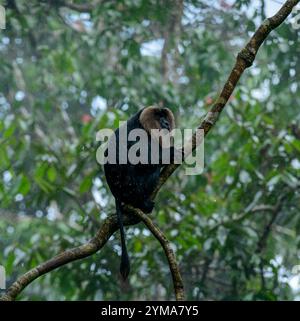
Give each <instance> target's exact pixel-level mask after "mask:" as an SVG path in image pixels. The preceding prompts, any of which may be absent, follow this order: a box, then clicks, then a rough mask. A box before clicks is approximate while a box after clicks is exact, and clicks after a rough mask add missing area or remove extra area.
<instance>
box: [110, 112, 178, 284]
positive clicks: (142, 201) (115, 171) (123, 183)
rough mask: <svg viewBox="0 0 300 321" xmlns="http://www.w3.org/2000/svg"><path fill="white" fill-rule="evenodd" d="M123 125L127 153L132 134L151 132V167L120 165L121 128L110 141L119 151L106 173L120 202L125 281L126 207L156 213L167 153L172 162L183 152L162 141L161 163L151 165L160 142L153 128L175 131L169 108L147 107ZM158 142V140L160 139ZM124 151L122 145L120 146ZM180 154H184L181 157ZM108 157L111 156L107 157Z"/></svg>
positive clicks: (124, 277) (148, 134)
mask: <svg viewBox="0 0 300 321" xmlns="http://www.w3.org/2000/svg"><path fill="white" fill-rule="evenodd" d="M123 126H127V137H126V141H127V150H126V152H128V150H129V149H130V147H131V146H133V145H134V144H135V143H136V142H137V141H138V140H136V141H129V140H128V135H129V133H130V131H131V130H133V129H144V130H146V132H147V144H148V146H147V148H148V163H147V164H141V163H138V164H135V165H133V164H131V163H129V162H127V164H119V155H118V154H119V140H120V128H118V129H117V130H116V131H115V138H116V140H115V141H112V140H110V141H109V143H108V146H110V147H113V148H115V150H116V164H112V163H109V162H108V163H106V164H105V165H104V171H105V176H106V180H107V183H108V185H109V187H110V190H111V192H112V194H113V195H114V197H115V200H116V212H117V217H118V223H119V227H120V233H121V246H122V256H121V265H120V273H121V275H122V277H123V279H124V280H125V279H127V277H128V274H129V271H130V263H129V257H128V253H127V248H126V242H125V233H124V227H123V216H122V204H123V203H124V204H130V205H132V206H134V207H137V208H139V209H141V210H142V211H143V212H145V213H150V212H151V211H152V210H153V207H154V202H153V201H152V200H151V199H150V197H151V194H152V192H153V191H154V188H155V187H156V185H157V183H158V179H159V175H160V171H161V169H162V167H163V166H164V165H165V164H163V161H162V160H163V158H162V155H163V152H164V151H165V152H166V151H167V152H168V153H169V154H170V159H169V160H170V162H173V161H174V159H175V157H181V152H179V151H178V150H176V149H175V148H174V147H173V146H172V145H170V146H169V147H168V148H167V150H166V149H164V148H163V147H162V146H161V140H160V139H159V142H160V144H159V162H158V163H157V164H151V163H150V161H151V160H150V157H151V156H150V155H151V140H153V139H157V138H156V137H154V135H153V134H152V135H151V129H159V130H161V129H166V130H168V131H172V130H173V129H174V128H175V119H174V115H173V113H172V112H171V110H170V109H168V108H158V107H152V106H150V107H146V108H144V109H142V110H140V111H139V112H138V113H136V114H135V115H134V116H132V117H131V118H130V119H129V120H128V121H127V122H126V123H125V124H124V125H123ZM157 141H158V140H157ZM120 148H122V145H121V146H120ZM179 154H180V155H179ZM106 156H107V154H106Z"/></svg>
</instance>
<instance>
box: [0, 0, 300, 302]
mask: <svg viewBox="0 0 300 321" xmlns="http://www.w3.org/2000/svg"><path fill="white" fill-rule="evenodd" d="M267 2H271V1H267ZM68 3H70V2H66V3H65V5H64V3H63V1H30V2H29V1H23V0H22V1H8V2H7V6H6V12H7V17H6V20H7V28H6V29H5V30H1V33H0V57H1V62H2V63H1V65H0V84H1V89H0V144H1V148H0V173H1V176H0V216H1V219H0V263H1V264H2V265H4V266H5V268H6V271H7V275H8V282H9V283H12V282H13V281H14V280H15V279H16V278H17V277H18V276H19V275H21V274H22V273H24V272H26V271H27V270H28V269H30V268H32V267H34V266H36V265H37V264H38V263H41V262H43V261H45V260H47V259H49V258H51V257H52V256H54V255H56V254H58V253H60V252H62V251H63V250H65V249H67V248H70V247H74V246H78V245H80V244H82V243H84V242H86V241H87V240H89V239H90V238H91V237H92V236H93V235H94V234H95V232H96V230H97V227H98V226H99V224H100V223H101V220H102V219H103V218H105V217H106V216H107V215H109V214H110V213H112V212H113V211H114V204H113V199H112V196H111V194H110V192H109V190H108V187H107V185H106V182H105V178H104V175H103V171H102V168H101V167H100V166H99V165H98V164H97V162H96V157H95V154H96V148H97V143H96V139H95V138H96V132H97V130H99V129H101V128H115V127H116V126H117V124H118V121H119V120H124V119H126V118H127V117H129V116H130V115H131V114H132V113H134V112H136V111H137V110H138V109H139V108H140V107H142V106H146V105H150V104H153V103H157V104H161V105H166V106H168V107H170V108H171V109H172V110H173V112H174V113H175V114H176V118H177V124H178V125H179V127H181V128H195V127H196V126H197V125H198V124H199V123H200V119H201V117H203V115H204V114H205V113H206V112H207V111H208V109H209V106H210V105H211V104H212V102H213V100H214V99H215V98H216V96H217V94H218V92H219V90H220V89H221V86H222V84H223V83H224V81H225V80H226V77H227V75H228V72H229V71H230V70H231V67H232V65H233V63H234V57H235V55H236V53H237V52H238V50H239V49H240V48H241V46H242V45H243V44H244V43H245V42H246V41H247V39H248V37H249V34H251V32H253V31H254V30H255V28H256V26H257V25H258V24H259V23H260V22H261V20H262V19H264V17H265V14H266V12H265V11H264V10H261V7H260V6H257V7H254V5H253V4H252V3H251V2H250V1H235V2H234V4H233V5H229V4H228V3H227V2H226V1H216V2H212V1H205V0H202V1H200V0H185V1H183V2H182V1H178V0H176V1H169V0H167V1H165V0H155V1H154V0H150V1H148V0H147V1H146V0H122V1H99V3H98V5H96V6H93V5H92V2H88V1H86V2H85V4H89V3H90V8H88V10H84V12H81V11H82V10H74V8H73V9H72V8H71V7H70V6H69V5H68ZM74 3H75V4H78V5H80V4H83V2H81V1H75V2H74ZM212 3H214V4H212ZM261 3H263V4H264V1H261ZM77 9H78V8H77ZM298 41H299V32H297V31H296V30H294V29H293V28H292V26H291V24H288V23H286V24H284V25H282V26H281V27H280V28H279V29H278V30H277V31H276V32H274V33H272V35H270V37H269V38H268V40H267V41H266V43H265V44H264V46H263V48H262V49H261V51H260V53H259V55H258V57H257V59H256V63H255V65H254V66H253V67H252V69H249V72H248V73H247V74H246V75H245V76H244V78H243V79H242V80H241V82H240V84H239V87H238V88H237V89H236V91H235V94H234V96H233V97H232V99H231V101H230V103H229V104H228V106H227V107H226V108H225V111H224V113H223V115H222V116H221V117H220V120H219V121H218V123H217V126H216V127H215V128H214V129H213V130H212V132H211V133H210V134H209V135H208V137H207V139H206V141H205V162H206V164H205V169H204V172H203V174H201V175H198V176H185V175H184V170H183V169H179V170H178V171H177V172H176V173H175V174H174V175H173V177H171V179H170V180H169V181H168V182H167V184H166V186H165V187H164V188H163V189H162V190H161V192H160V194H159V195H158V198H157V205H156V210H155V212H154V214H153V217H154V218H155V221H156V222H157V223H158V225H159V226H160V228H161V229H162V230H163V231H164V232H165V233H166V234H167V236H168V238H169V239H170V240H171V242H172V244H173V245H174V248H175V249H176V254H177V257H178V261H179V262H180V266H181V271H182V274H183V277H184V283H185V286H186V291H187V295H188V299H191V300H211V299H213V300H217V299H218V300H224V299H232V300H253V299H255V300H278V299H295V298H299V284H298V286H295V280H296V281H297V280H298V282H299V276H298V279H297V273H299V258H300V257H299V245H300V237H299V235H300V219H299V218H300V217H299V212H300V211H299V210H300V202H299V201H300V197H299V196H300V195H299V186H300V159H299V158H300V157H299V155H300V111H299V108H298V106H299V105H300V97H299V88H298V87H299V85H300V77H299V66H300V64H299V56H300V55H299V46H297V44H298ZM127 230H128V233H127V234H128V237H127V238H128V245H129V246H128V247H129V252H130V254H131V261H132V273H131V276H130V284H129V285H128V287H123V285H122V284H121V282H120V280H119V276H118V269H119V255H120V246H119V236H118V234H115V235H114V236H113V237H112V238H111V239H110V240H109V242H108V243H107V245H106V246H105V248H103V250H101V251H100V252H99V253H97V254H95V255H93V256H92V257H89V258H87V259H85V260H81V261H78V262H74V263H72V264H68V265H67V266H64V267H62V268H60V269H58V270H56V271H53V272H51V273H49V274H47V275H46V276H43V277H42V278H40V279H39V280H37V281H35V282H34V283H33V284H31V285H30V286H29V287H28V288H27V289H26V290H25V291H24V292H23V293H22V295H21V296H20V299H23V300H24V299H36V300H49V299H59V300H61V299H70V300H85V299H90V300H93V299H95V300H102V299H103V300H110V299H111V300H119V299H120V300H121V299H122V300H126V299H172V298H173V289H172V283H171V278H170V273H169V268H168V265H167V263H166V259H165V256H164V253H163V251H162V249H161V248H160V246H159V244H158V243H157V241H156V240H155V239H153V237H152V236H151V235H150V233H149V231H148V230H147V229H146V228H145V227H144V226H143V225H142V224H139V225H137V226H133V227H130V228H128V229H127ZM297 266H298V269H297ZM292 286H293V287H292Z"/></svg>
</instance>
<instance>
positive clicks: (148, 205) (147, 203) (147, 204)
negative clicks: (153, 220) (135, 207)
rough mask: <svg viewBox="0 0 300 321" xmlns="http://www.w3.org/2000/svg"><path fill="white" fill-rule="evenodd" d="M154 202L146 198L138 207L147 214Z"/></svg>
mask: <svg viewBox="0 0 300 321" xmlns="http://www.w3.org/2000/svg"><path fill="white" fill-rule="evenodd" d="M154 205H155V203H154V202H153V201H151V200H146V201H144V203H143V204H142V206H140V209H141V210H142V211H143V212H144V213H146V214H149V213H151V212H152V210H153V208H154Z"/></svg>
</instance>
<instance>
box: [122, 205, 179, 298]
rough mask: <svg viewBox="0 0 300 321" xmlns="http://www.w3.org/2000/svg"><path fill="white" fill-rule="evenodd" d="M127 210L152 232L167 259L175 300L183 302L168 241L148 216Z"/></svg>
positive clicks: (175, 263)
mask: <svg viewBox="0 0 300 321" xmlns="http://www.w3.org/2000/svg"><path fill="white" fill-rule="evenodd" d="M128 207H129V206H128ZM129 209H130V210H131V211H132V212H133V213H134V214H135V215H136V216H138V217H139V218H140V219H141V220H142V221H143V222H144V223H145V225H146V226H147V227H148V229H149V230H150V231H151V232H152V234H153V235H154V236H155V237H156V238H157V240H158V241H159V242H160V244H161V246H162V247H163V249H164V251H165V254H166V257H167V259H168V263H169V267H170V271H171V274H172V278H173V285H174V291H175V296H176V300H177V301H183V300H184V298H185V295H184V287H183V282H182V278H181V275H180V271H179V267H178V264H177V261H176V257H175V254H174V252H173V250H172V248H171V246H170V242H169V240H168V239H167V238H166V237H165V235H164V234H163V232H162V231H161V230H160V229H159V228H158V227H157V226H155V225H154V224H153V222H152V220H151V219H150V218H149V216H147V215H146V214H144V213H143V212H142V211H141V210H136V209H134V208H133V207H129Z"/></svg>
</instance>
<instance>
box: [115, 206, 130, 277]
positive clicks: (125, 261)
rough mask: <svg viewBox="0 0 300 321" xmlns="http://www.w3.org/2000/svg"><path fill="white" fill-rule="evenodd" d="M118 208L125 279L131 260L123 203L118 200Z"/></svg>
mask: <svg viewBox="0 0 300 321" xmlns="http://www.w3.org/2000/svg"><path fill="white" fill-rule="evenodd" d="M116 210H117V217H118V223H119V227H120V234H121V247H122V256H121V264H120V273H121V275H122V277H123V280H126V279H127V277H128V274H129V272H130V262H129V257H128V252H127V247H126V239H125V231H124V226H123V215H122V210H121V203H120V202H119V201H117V200H116Z"/></svg>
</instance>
